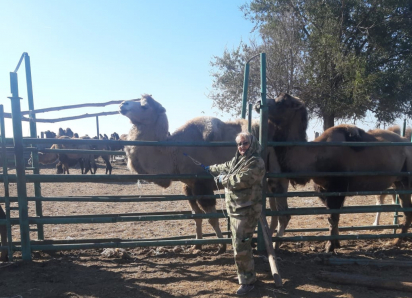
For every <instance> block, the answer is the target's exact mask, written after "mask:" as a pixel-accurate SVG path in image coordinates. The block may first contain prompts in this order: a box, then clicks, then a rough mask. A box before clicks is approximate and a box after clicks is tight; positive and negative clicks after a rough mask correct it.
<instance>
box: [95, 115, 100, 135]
mask: <svg viewBox="0 0 412 298" xmlns="http://www.w3.org/2000/svg"><path fill="white" fill-rule="evenodd" d="M96 130H97V138H99V136H100V132H99V116H96Z"/></svg>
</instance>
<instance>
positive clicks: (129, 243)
mask: <svg viewBox="0 0 412 298" xmlns="http://www.w3.org/2000/svg"><path fill="white" fill-rule="evenodd" d="M411 236H412V233H402V234H397V235H394V234H380V235H370V234H367V235H366V234H362V235H338V236H295V237H273V238H272V241H276V242H300V241H328V240H360V239H369V240H370V239H385V238H386V239H394V238H400V237H402V238H404V237H411ZM231 242H232V239H230V238H217V239H216V238H215V239H190V240H161V241H153V240H151V241H147V240H146V241H121V242H117V241H116V242H103V243H84V244H82V243H74V244H33V245H31V249H32V250H33V251H37V250H73V249H95V248H130V247H132V248H133V247H148V246H159V245H161V246H176V245H196V244H221V243H225V244H230V243H231ZM253 242H256V239H255V238H254V241H253ZM14 250H16V251H19V250H21V248H20V247H14Z"/></svg>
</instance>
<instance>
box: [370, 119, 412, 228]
mask: <svg viewBox="0 0 412 298" xmlns="http://www.w3.org/2000/svg"><path fill="white" fill-rule="evenodd" d="M388 130H389V131H392V132H394V133H396V134H398V135H401V128H400V127H399V126H398V125H395V126H391V127H389V128H388ZM411 134H412V129H411V128H410V127H408V128H407V129H406V131H405V138H406V141H407V142H408V141H410V140H411ZM407 149H408V150H412V147H407ZM389 196H390V197H391V198H392V204H396V195H395V194H392V195H385V194H382V195H377V196H376V205H382V204H383V202H384V201H385V198H386V197H389ZM380 218H381V213H380V212H376V216H375V221H374V222H373V225H374V226H379V221H380Z"/></svg>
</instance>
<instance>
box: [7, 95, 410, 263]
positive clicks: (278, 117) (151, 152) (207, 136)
mask: <svg viewBox="0 0 412 298" xmlns="http://www.w3.org/2000/svg"><path fill="white" fill-rule="evenodd" d="M267 106H268V141H274V142H286V141H287V142H293V141H295V142H306V141H307V140H306V129H307V126H308V112H307V109H306V107H305V105H304V104H303V102H302V101H301V100H299V99H298V98H296V97H293V96H291V95H288V94H286V93H282V94H281V95H280V96H278V97H277V98H276V99H268V100H267ZM255 108H256V110H257V111H258V112H259V111H260V106H259V105H257V106H256V107H255ZM120 113H121V114H122V115H124V116H126V117H128V118H129V119H130V121H131V123H132V128H131V129H130V132H129V134H128V135H127V140H129V141H166V142H189V141H196V142H219V141H226V142H231V141H234V139H235V137H236V135H237V134H238V133H239V132H241V131H246V130H247V128H248V123H247V120H245V119H238V120H235V121H228V122H223V121H221V120H219V119H217V118H214V117H197V118H194V119H192V120H190V121H188V122H187V123H186V124H184V125H183V126H181V127H180V128H178V129H177V130H176V131H175V132H174V133H172V134H170V133H169V124H168V119H167V116H166V109H165V108H164V107H163V106H162V105H161V104H160V103H159V102H157V101H156V100H154V99H153V98H152V96H150V95H147V94H145V95H143V96H142V98H141V99H140V101H136V102H135V101H125V102H123V103H122V104H121V105H120ZM258 131H259V125H258V123H257V122H254V123H253V125H252V132H253V133H254V134H255V135H256V136H258V135H259V134H258ZM345 141H347V142H407V141H409V140H407V139H406V138H403V137H401V136H400V135H399V133H396V132H394V131H393V130H381V129H375V130H370V131H368V132H366V131H364V130H362V129H360V128H358V127H356V126H354V125H347V124H342V125H338V126H335V127H332V128H329V129H327V130H326V131H325V132H323V133H322V134H321V135H320V136H319V137H317V138H316V139H315V140H314V142H345ZM267 149H268V150H267V156H266V158H265V161H266V167H267V171H268V172H273V173H279V172H284V173H315V172H410V171H412V147H410V146H376V147H369V146H360V147H359V146H353V147H342V146H307V147H306V146H277V147H268V148H267ZM125 152H126V155H127V163H128V164H127V166H128V168H129V169H130V170H131V171H134V172H136V173H139V174H199V173H204V171H203V169H202V168H201V167H199V166H198V165H196V164H195V163H193V162H192V159H193V160H197V161H201V163H202V164H205V165H211V164H216V163H222V162H225V161H227V160H229V159H231V158H232V157H233V156H234V154H235V149H234V148H233V147H176V146H167V147H158V146H156V147H152V146H125ZM188 156H190V157H192V159H190V158H188ZM311 180H312V181H313V183H314V186H315V191H317V192H318V193H319V198H320V199H321V201H322V202H323V203H324V204H325V206H326V208H327V209H340V208H341V207H342V206H343V204H344V200H345V196H344V195H339V196H338V195H336V196H324V195H322V194H323V193H326V192H336V193H338V192H347V191H350V192H353V191H382V190H386V189H388V188H395V189H397V190H410V189H411V178H410V177H409V176H345V177H336V176H335V177H310V174H308V177H299V178H290V179H285V178H280V179H273V178H270V179H268V181H267V182H268V183H267V185H268V192H271V193H279V194H281V193H285V192H287V191H288V186H289V183H291V184H292V185H296V184H300V185H305V184H306V183H308V182H309V181H311ZM153 182H154V183H156V184H158V185H160V186H162V187H164V188H166V187H168V186H169V185H170V184H171V182H172V181H171V180H167V179H155V180H153ZM181 182H182V184H183V191H184V193H185V195H187V196H192V195H196V196H200V197H201V196H202V195H211V194H213V193H214V190H216V185H215V183H214V181H213V179H185V180H181ZM399 198H400V204H401V206H402V207H404V208H408V207H411V195H410V194H400V195H399ZM189 204H190V207H191V209H192V213H194V214H201V213H215V212H216V200H215V199H208V198H204V199H202V198H200V199H198V200H196V201H194V200H189ZM269 204H270V208H271V209H272V210H286V209H287V208H288V205H287V198H286V197H276V198H270V199H269ZM1 211H3V210H2V209H1V208H0V212H1ZM0 215H1V214H0ZM289 220H290V216H279V217H276V216H273V217H272V221H271V225H270V230H271V232H272V234H273V232H274V231H275V229H277V236H283V234H284V231H285V229H286V227H287V224H288V222H289ZM411 220H412V212H405V217H404V224H403V226H402V233H407V231H408V228H409V226H410V224H411ZM208 221H209V223H210V225H211V226H212V227H213V229H214V231H215V233H216V236H217V237H219V238H222V237H223V235H222V232H221V230H220V226H219V220H218V219H217V218H210V219H208ZM328 221H329V231H330V235H338V234H339V230H338V226H339V214H330V215H329V216H328ZM195 222H196V238H197V239H201V238H202V219H201V218H197V219H195ZM3 227H4V229H3ZM0 232H1V241H2V244H3V245H4V243H6V233H5V226H0ZM402 240H403V239H401V238H399V239H395V240H394V242H393V244H394V245H400V244H401V242H402ZM278 247H279V246H278V243H276V246H275V248H278ZM339 247H340V243H339V241H338V240H331V241H328V242H327V243H326V246H325V250H326V252H333V251H334V250H335V249H337V248H339ZM196 248H198V249H200V248H201V246H200V245H198V246H197V247H196ZM225 250H226V245H219V250H218V253H222V252H224V251H225ZM1 259H2V260H4V259H7V252H6V251H2V255H1Z"/></svg>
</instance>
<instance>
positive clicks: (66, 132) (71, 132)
mask: <svg viewBox="0 0 412 298" xmlns="http://www.w3.org/2000/svg"><path fill="white" fill-rule="evenodd" d="M64 135H65V136H68V137H71V138H72V137H73V131H72V130H71V129H70V128H69V127H68V128H66V129H65V130H64Z"/></svg>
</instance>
